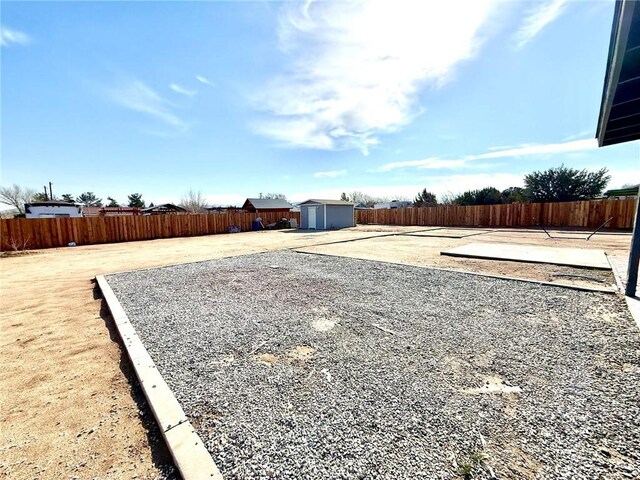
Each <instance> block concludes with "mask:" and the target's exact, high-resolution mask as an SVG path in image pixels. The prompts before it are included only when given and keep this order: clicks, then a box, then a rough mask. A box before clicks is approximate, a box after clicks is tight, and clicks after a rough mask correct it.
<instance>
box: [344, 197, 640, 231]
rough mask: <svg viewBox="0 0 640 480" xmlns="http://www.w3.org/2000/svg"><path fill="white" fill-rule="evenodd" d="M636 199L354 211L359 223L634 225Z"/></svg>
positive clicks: (562, 225)
mask: <svg viewBox="0 0 640 480" xmlns="http://www.w3.org/2000/svg"><path fill="white" fill-rule="evenodd" d="M635 207H636V199H635V198H629V199H623V200H589V201H581V202H555V203H512V204H508V205H474V206H457V205H451V206H437V207H422V208H397V209H391V210H389V209H384V210H383V209H380V210H356V222H357V223H361V224H382V225H415V226H438V227H441V226H444V227H480V226H486V227H534V226H537V225H543V226H545V227H585V228H594V229H595V228H598V227H599V226H600V225H602V224H603V223H604V222H606V221H607V220H609V219H610V218H612V217H613V218H612V220H611V221H610V222H609V223H608V224H607V228H621V229H629V228H633V218H634V213H635Z"/></svg>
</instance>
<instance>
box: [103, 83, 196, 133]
mask: <svg viewBox="0 0 640 480" xmlns="http://www.w3.org/2000/svg"><path fill="white" fill-rule="evenodd" d="M109 94H110V96H111V99H112V100H113V101H115V102H116V103H118V104H119V105H122V106H123V107H125V108H128V109H129V110H133V111H136V112H140V113H144V114H147V115H149V116H151V117H153V118H155V119H157V120H159V121H161V122H163V123H165V124H167V125H169V126H171V127H174V128H175V129H177V130H180V131H185V130H187V129H188V125H187V123H186V122H184V121H183V120H182V119H181V118H180V117H178V116H177V115H176V114H174V113H173V112H172V108H173V105H172V104H171V103H170V102H168V101H167V100H165V99H164V98H162V97H161V96H160V95H158V93H156V92H155V91H154V90H153V89H151V88H150V87H148V86H147V85H146V84H145V83H143V82H141V81H140V80H129V81H126V82H124V83H122V84H121V85H119V86H118V87H116V88H113V89H110V90H109Z"/></svg>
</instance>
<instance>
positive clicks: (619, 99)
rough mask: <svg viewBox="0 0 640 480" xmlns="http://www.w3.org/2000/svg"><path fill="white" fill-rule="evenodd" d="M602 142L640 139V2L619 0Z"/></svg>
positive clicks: (600, 135)
mask: <svg viewBox="0 0 640 480" xmlns="http://www.w3.org/2000/svg"><path fill="white" fill-rule="evenodd" d="M596 138H597V139H598V145H599V146H601V147H603V146H605V145H614V144H616V143H623V142H630V141H633V140H638V139H640V2H637V1H632V0H618V1H617V2H616V6H615V12H614V16H613V26H612V28H611V41H610V44H609V56H608V58H607V70H606V73H605V78H604V88H603V92H602V102H601V104H600V116H599V118H598V129H597V133H596Z"/></svg>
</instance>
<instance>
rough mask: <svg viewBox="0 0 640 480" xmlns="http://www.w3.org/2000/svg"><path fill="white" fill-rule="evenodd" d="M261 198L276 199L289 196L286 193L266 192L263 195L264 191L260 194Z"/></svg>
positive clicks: (284, 198)
mask: <svg viewBox="0 0 640 480" xmlns="http://www.w3.org/2000/svg"><path fill="white" fill-rule="evenodd" d="M260 198H270V199H275V200H286V199H287V196H286V195H285V194H284V193H265V194H264V195H262V193H261V194H260Z"/></svg>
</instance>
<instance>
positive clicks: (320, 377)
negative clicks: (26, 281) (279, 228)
mask: <svg viewBox="0 0 640 480" xmlns="http://www.w3.org/2000/svg"><path fill="white" fill-rule="evenodd" d="M107 278H108V281H109V284H110V285H111V286H112V288H113V290H114V291H115V293H116V295H117V296H118V298H119V299H120V301H121V303H122V305H123V306H124V308H125V310H126V311H127V313H128V315H129V317H130V319H131V321H132V322H133V324H134V325H135V327H136V329H137V331H138V333H139V334H140V336H141V338H142V339H143V342H144V343H145V345H146V347H147V349H148V350H149V353H150V354H151V356H152V357H153V359H154V361H155V362H156V364H157V366H158V368H159V369H160V371H161V372H162V374H163V376H164V378H165V380H166V381H167V383H168V384H169V385H170V387H171V388H172V390H173V392H174V393H175V395H176V397H177V398H178V400H179V401H180V403H181V404H182V406H183V408H184V410H185V412H186V413H187V415H188V416H189V417H190V419H191V421H192V423H193V424H194V426H195V427H196V429H197V431H198V433H199V434H200V436H201V437H202V439H203V440H204V441H205V443H206V445H207V448H208V449H209V451H210V452H211V454H212V456H213V458H214V460H215V461H216V463H217V465H218V466H219V468H220V470H221V471H222V473H223V476H224V477H225V478H226V479H233V478H243V479H245V478H256V479H262V478H265V479H268V478H287V479H291V478H308V479H322V478H326V479H354V478H367V479H373V478H385V479H415V478H442V479H445V478H460V477H462V476H464V474H466V473H469V474H470V475H472V477H468V478H493V477H496V478H505V477H507V478H575V479H583V478H584V479H594V478H607V479H614V478H639V477H640V335H639V334H638V330H637V328H636V327H635V324H634V322H633V320H632V318H631V317H630V315H629V314H628V312H627V310H626V306H625V305H624V302H623V301H622V300H621V299H620V298H618V297H616V296H613V295H605V294H598V293H588V292H579V291H573V290H568V289H563V288H557V287H547V286H540V285H535V284H529V283H524V282H513V281H506V280H497V279H489V278H483V277H477V276H473V275H466V274H461V273H453V272H442V271H437V270H430V269H424V268H418V267H410V266H402V265H392V264H384V263H378V262H373V261H366V260H356V259H350V258H338V257H326V256H315V255H305V254H299V253H293V252H289V251H284V252H275V253H264V254H256V255H247V256H243V257H235V258H228V259H222V260H216V261H211V262H202V263H192V264H185V265H180V266H174V267H165V268H160V269H152V270H144V271H137V272H129V273H123V274H118V275H111V276H108V277H107Z"/></svg>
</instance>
